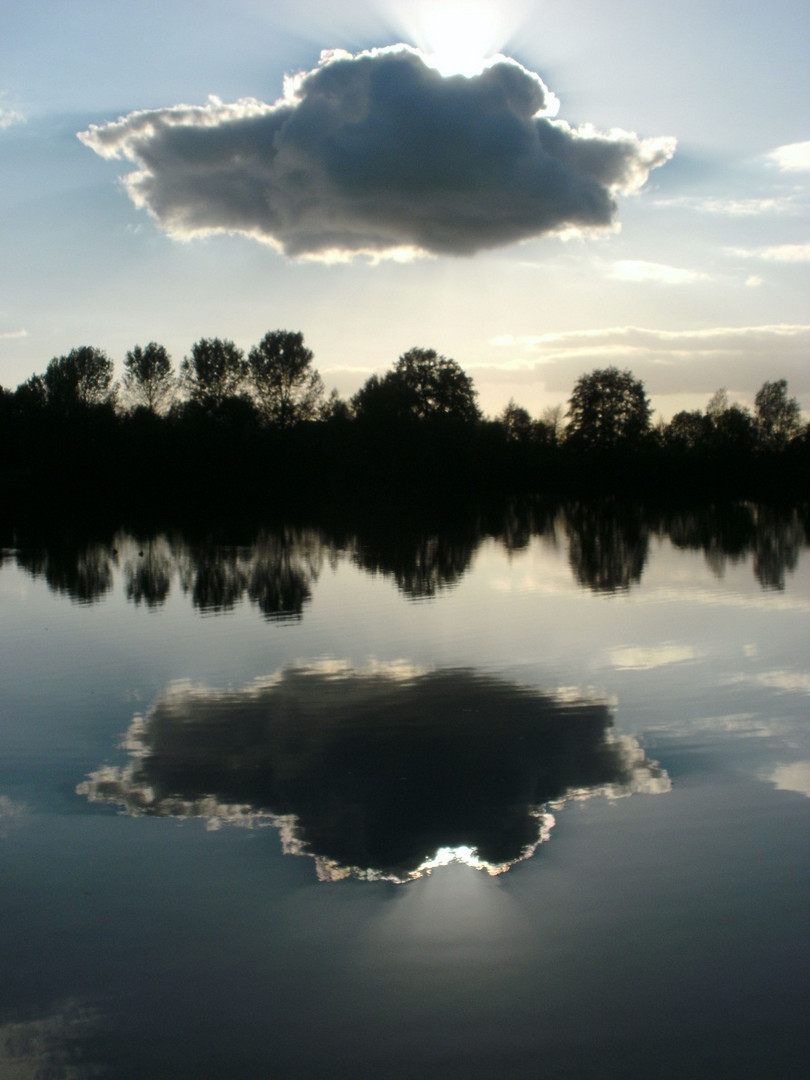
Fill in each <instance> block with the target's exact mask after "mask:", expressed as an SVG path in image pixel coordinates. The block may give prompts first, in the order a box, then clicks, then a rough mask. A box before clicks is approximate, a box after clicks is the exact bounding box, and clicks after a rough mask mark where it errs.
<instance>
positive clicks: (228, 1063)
mask: <svg viewBox="0 0 810 1080" xmlns="http://www.w3.org/2000/svg"><path fill="white" fill-rule="evenodd" d="M4 536H5V543H6V547H5V549H4V554H3V561H2V565H0V1076H1V1077H3V1078H4V1080H5V1078H13V1080H27V1078H32V1080H33V1078H35V1077H47V1078H51V1080H85V1078H86V1077H94V1076H108V1077H112V1078H124V1080H134V1078H136V1077H137V1078H138V1080H142V1078H144V1077H150V1078H155V1080H163V1078H165V1080H181V1078H182V1080H185V1078H189V1080H190V1078H195V1080H207V1078H223V1080H224V1078H237V1080H252V1078H275V1077H278V1078H291V1080H295V1078H299V1077H300V1078H307V1080H309V1078H320V1077H330V1078H334V1077H338V1078H342V1077H391V1078H400V1077H401V1078H411V1077H414V1078H415V1077H420V1078H425V1077H428V1078H434V1077H435V1078H449V1080H454V1078H459V1080H468V1078H469V1080H477V1078H491V1077H508V1078H511V1077H514V1078H517V1080H523V1078H526V1080H536V1078H550V1080H558V1078H572V1080H580V1078H582V1080H589V1078H597V1077H598V1078H600V1080H602V1078H619V1077H630V1078H632V1077H645V1078H646V1077H659V1078H670V1077H671V1078H675V1077H677V1078H678V1080H689V1078H707V1080H708V1078H713V1080H716V1078H721V1080H722V1078H726V1077H728V1078H731V1077H734V1078H739V1077H757V1078H758V1080H761V1078H771V1077H775V1078H781V1077H785V1078H793V1077H796V1078H799V1077H803V1076H805V1075H808V1073H809V1072H810V1054H808V1035H807V1030H808V1029H807V1016H808V1008H807V1006H808V989H809V988H808V970H809V963H808V962H809V961H810V944H809V943H810V934H808V930H810V925H808V922H809V920H808V910H810V909H809V908H808V895H809V890H808V885H810V844H808V840H809V839H810V836H809V833H810V829H809V828H808V826H810V723H809V721H810V648H808V642H810V557H808V553H807V546H808V514H807V511H806V510H800V511H797V510H789V511H788V510H780V511H776V510H773V509H772V508H771V509H769V508H764V507H756V506H751V505H744V506H733V507H726V508H724V509H722V510H720V509H717V508H702V509H700V510H690V511H685V510H681V511H677V512H675V511H672V512H670V513H665V514H664V513H660V512H659V513H657V514H650V513H645V512H644V511H642V510H640V509H636V508H629V509H628V508H624V509H622V510H619V509H618V508H616V507H614V506H610V505H604V504H603V505H599V506H597V505H578V506H569V507H566V508H562V509H553V510H551V509H540V508H538V507H528V508H527V507H522V508H520V509H515V508H512V509H511V510H510V511H509V512H505V513H501V514H499V515H497V516H495V517H492V518H491V519H490V518H486V517H482V516H470V517H469V518H467V519H464V520H461V521H454V522H452V523H448V522H445V523H444V524H443V525H442V526H437V525H435V524H434V525H431V524H429V523H428V524H427V525H420V526H418V525H415V524H412V523H408V522H400V523H399V524H398V525H396V526H394V525H393V524H391V525H388V526H386V527H381V526H380V525H379V523H374V522H371V523H369V522H368V521H366V522H365V523H364V524H363V525H362V526H358V527H356V528H349V527H346V526H342V527H341V528H339V529H338V528H335V527H329V528H326V527H323V528H321V527H292V526H287V527H285V528H269V527H268V528H266V529H262V530H252V531H249V532H248V531H246V530H242V529H240V530H236V529H233V530H231V531H229V530H228V529H226V528H222V527H220V528H218V529H217V530H216V531H215V532H214V531H211V532H207V531H205V530H199V529H197V530H195V531H186V532H183V531H180V530H177V531H172V530H165V531H159V532H147V531H145V532H142V533H139V534H137V535H135V534H133V533H131V532H129V531H126V530H119V531H117V532H108V533H103V534H98V533H97V534H94V535H88V534H86V533H80V532H77V531H75V530H73V531H67V530H62V531H59V532H58V533H57V532H51V533H50V534H45V533H43V532H42V531H41V530H40V531H37V530H26V529H25V528H17V530H16V531H11V530H7V532H6V533H5V534H4Z"/></svg>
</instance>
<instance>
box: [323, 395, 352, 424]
mask: <svg viewBox="0 0 810 1080" xmlns="http://www.w3.org/2000/svg"><path fill="white" fill-rule="evenodd" d="M352 415H353V409H352V406H351V403H350V402H348V401H346V400H345V398H342V397H341V396H340V394H339V393H338V391H337V387H335V388H334V389H333V390H332V391H331V393H330V394H329V397H328V398H327V399H326V401H324V402H323V404H322V405H321V407H320V409H319V410H318V416H319V418H320V419H321V420H326V421H345V420H350V419H351V418H352Z"/></svg>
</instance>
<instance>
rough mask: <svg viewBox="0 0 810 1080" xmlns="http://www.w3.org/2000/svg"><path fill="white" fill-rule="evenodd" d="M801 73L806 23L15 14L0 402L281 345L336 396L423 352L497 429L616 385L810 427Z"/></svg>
mask: <svg viewBox="0 0 810 1080" xmlns="http://www.w3.org/2000/svg"><path fill="white" fill-rule="evenodd" d="M399 43H404V44H405V45H407V46H410V50H408V51H404V50H393V51H392V50H391V49H390V47H391V46H394V45H397V44H399ZM808 44H810V9H808V8H807V5H806V3H805V2H803V0H777V2H776V3H775V4H773V5H770V6H766V5H762V4H760V3H754V2H753V0H737V2H735V3H732V2H730V0H701V2H697V0H685V2H684V3H683V4H681V5H679V6H677V7H674V6H672V5H650V4H648V3H644V2H642V0H614V3H612V4H609V5H608V4H605V3H604V2H600V0H568V2H562V0H548V2H538V0H499V2H494V3H493V2H490V0H480V2H475V0H471V2H467V3H464V2H447V3H443V2H442V0H432V2H426V0H410V2H409V3H407V4H405V3H396V2H395V0H377V2H376V3H373V2H369V0H346V2H344V3H341V5H340V6H339V8H338V7H337V6H336V5H334V4H332V3H328V2H326V0H294V2H293V0H275V2H273V3H269V2H267V0H230V2H229V3H227V4H225V3H221V2H214V0H197V2H196V3H194V4H180V3H166V2H162V3H157V2H154V0H142V2H140V3H137V4H136V3H129V2H126V0H122V2H120V3H116V4H110V3H109V2H106V3H102V2H100V0H61V2H58V3H57V2H55V0H47V2H46V0H7V2H6V3H5V4H4V5H3V7H2V9H0V221H1V223H2V224H1V225H0V228H2V236H3V242H2V252H3V258H2V260H0V385H3V386H5V387H11V388H13V387H15V386H16V385H18V384H19V383H20V382H22V381H24V380H25V379H26V378H28V376H29V375H31V374H32V373H34V372H41V371H44V369H45V367H46V366H47V364H48V361H49V360H50V359H51V357H53V356H57V355H61V354H64V353H66V352H67V351H69V350H70V349H71V348H73V347H74V346H77V345H84V344H89V345H96V346H98V347H100V348H103V349H105V350H106V351H107V352H108V354H109V355H110V356H111V357H112V358H113V359H114V360H116V361H117V363H118V364H119V371H120V362H121V361H122V359H123V356H124V354H125V352H126V350H127V349H129V348H131V347H132V346H133V345H135V344H136V343H140V344H145V343H146V342H147V341H150V340H155V341H159V342H161V343H162V344H164V345H165V346H166V347H167V348H168V349H169V351H170V352H171V354H172V356H173V358H174V360H175V362H176V363H177V364H178V365H179V362H180V360H181V359H182V357H183V355H184V354H185V353H187V352H188V351H189V349H190V347H191V345H192V344H193V342H194V341H196V340H198V339H199V338H201V337H211V336H218V337H225V338H230V339H232V340H234V341H235V342H236V343H237V344H238V345H240V346H242V347H243V348H245V349H247V348H249V347H250V346H251V345H252V344H254V343H256V342H258V341H259V340H260V338H261V337H262V336H263V335H264V333H265V332H266V331H267V330H272V329H289V330H301V331H302V332H303V333H304V337H305V340H306V343H307V344H308V345H309V346H310V348H312V350H313V351H314V354H315V364H316V366H317V367H318V369H319V370H320V372H321V374H322V375H323V377H324V381H325V383H326V385H327V387H329V388H331V387H332V386H336V387H337V388H338V390H339V391H340V392H341V394H343V395H345V396H348V395H351V394H352V393H353V392H354V391H355V390H357V389H358V388H359V387H360V386H361V385H362V383H363V382H364V381H365V380H366V378H368V376H369V375H370V374H371V373H372V372H374V371H377V372H382V371H385V370H387V369H388V368H390V367H391V366H392V365H393V364H394V363H395V361H396V359H397V357H398V356H399V355H400V354H401V353H403V352H405V351H406V350H407V349H409V348H410V347H412V346H414V345H417V346H425V347H431V348H435V349H436V350H438V351H439V352H441V353H443V354H444V355H446V356H450V357H453V358H454V359H456V360H457V361H458V362H459V363H460V364H461V365H462V367H463V368H464V369H465V370H466V371H467V372H468V373H469V374H470V375H471V376H472V377H473V379H474V381H475V385H476V387H477V389H478V391H479V397H480V403H481V405H482V407H483V409H484V411H485V412H486V413H488V414H490V415H494V414H496V413H497V412H499V411H500V410H501V409H502V408H503V406H504V405H505V404H506V403H507V401H508V400H509V399H510V398H514V399H515V400H516V401H517V402H518V403H519V404H521V405H524V406H526V407H527V408H528V409H529V410H530V411H531V412H532V413H533V414H535V415H537V414H539V413H540V412H541V411H542V409H543V408H545V407H546V406H548V405H552V404H555V403H564V402H565V401H566V399H567V398H568V396H569V394H570V392H571V388H572V386H573V383H574V381H575V379H576V378H577V376H579V375H580V374H582V373H583V372H586V371H590V370H592V369H593V368H595V367H604V366H607V365H608V364H615V365H616V366H618V367H621V368H630V369H631V370H632V371H633V372H634V373H635V374H636V375H637V376H639V377H640V378H642V379H643V380H644V383H645V385H646V388H647V391H648V393H649V394H650V396H651V397H652V402H653V406H654V408H655V409H656V410H657V413H658V414H659V415H662V416H664V417H668V416H670V415H671V414H672V413H673V412H674V411H676V410H677V409H679V408H684V407H689V408H694V407H702V406H704V405H705V403H706V401H707V400H708V398H709V396H710V395H711V393H712V392H713V391H714V390H716V389H718V388H719V387H726V388H727V389H728V391H729V394H730V396H731V397H732V398H734V399H736V400H739V401H741V402H742V403H744V404H750V403H751V402H752V400H753V396H754V393H755V392H756V390H757V389H758V388H759V386H760V385H761V384H762V383H763V382H764V381H765V380H769V379H778V378H786V379H787V380H788V383H789V389H790V391H791V393H793V394H795V395H796V396H797V397H798V398H799V401H800V403H801V404H802V406H803V408H804V409H805V411H806V412H807V411H810V299H809V298H810V288H808V286H810V105H808V102H810V65H808V64H807V62H806V56H807V49H808ZM323 50H331V52H330V53H329V54H328V56H323V55H322V52H323ZM337 50H340V52H338V51H337ZM494 54H502V55H504V56H506V57H509V58H511V62H503V61H501V62H499V63H494V64H491V65H490V66H489V67H487V68H485V69H484V70H483V71H481V67H482V64H481V62H482V61H483V60H484V59H486V58H488V57H491V56H493V55H494ZM458 72H461V73H462V74H463V77H459V76H458V74H455V75H454V74H453V73H458ZM181 105H182V106H184V107H185V108H183V109H180V108H178V106H181Z"/></svg>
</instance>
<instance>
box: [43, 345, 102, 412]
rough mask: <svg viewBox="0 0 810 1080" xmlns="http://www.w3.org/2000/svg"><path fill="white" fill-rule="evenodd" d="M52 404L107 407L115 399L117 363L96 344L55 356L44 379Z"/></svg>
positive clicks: (65, 407)
mask: <svg viewBox="0 0 810 1080" xmlns="http://www.w3.org/2000/svg"><path fill="white" fill-rule="evenodd" d="M42 381H43V384H44V387H45V393H46V395H47V399H48V403H49V404H51V405H55V406H56V407H57V408H62V409H70V408H72V407H74V406H76V405H79V406H81V405H103V404H107V403H111V402H112V401H113V398H114V393H115V387H114V385H113V362H112V360H110V358H109V357H108V356H107V354H106V353H105V352H104V351H103V349H96V348H94V347H93V346H92V345H81V346H80V347H79V348H77V349H71V350H70V352H69V353H68V354H67V356H55V357H54V358H53V360H51V362H50V363H49V364H48V367H47V368H46V369H45V374H44V376H43V378H42Z"/></svg>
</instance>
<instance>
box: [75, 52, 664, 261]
mask: <svg viewBox="0 0 810 1080" xmlns="http://www.w3.org/2000/svg"><path fill="white" fill-rule="evenodd" d="M557 107H558V102H557V99H556V98H555V97H554V95H553V94H552V93H550V91H549V90H548V89H547V87H546V86H545V85H544V83H543V81H542V80H541V78H540V77H539V76H538V75H536V74H535V73H533V72H530V71H528V70H527V69H526V68H524V67H523V66H522V65H520V64H519V63H518V62H517V61H515V60H512V59H507V58H505V57H496V58H494V59H492V60H491V61H489V62H488V64H487V65H486V66H485V67H484V69H483V70H482V71H480V72H479V73H478V74H476V75H473V76H470V77H467V76H462V75H450V76H445V75H442V74H441V73H440V72H439V71H438V70H437V69H436V68H435V67H433V66H431V64H430V62H429V59H428V57H426V56H425V55H424V54H423V53H421V52H419V51H418V50H416V49H414V48H411V47H409V46H405V45H398V46H392V47H390V48H384V49H373V50H369V51H365V52H361V53H359V54H357V55H350V54H349V53H345V52H342V51H332V52H326V53H323V54H322V56H321V60H320V63H319V65H318V66H317V67H316V68H315V69H314V70H312V71H308V72H304V73H301V74H299V75H297V76H295V77H294V78H290V79H287V80H286V82H285V88H284V95H283V97H282V98H281V99H280V100H278V101H276V102H275V103H273V104H266V103H263V102H260V101H257V100H255V99H243V100H240V101H237V102H234V103H231V104H226V103H224V102H222V101H220V100H219V99H217V98H213V97H212V98H209V101H208V103H207V104H206V105H200V106H189V105H177V106H173V107H169V108H163V109H153V110H144V111H137V112H132V113H130V114H128V115H127V116H124V117H122V118H121V119H119V120H117V121H114V122H111V123H106V124H101V125H92V126H91V127H90V128H89V129H88V130H86V131H82V132H80V133H79V135H78V137H79V139H80V140H81V141H82V142H83V143H84V144H85V145H86V146H88V147H89V148H90V149H92V150H94V151H95V152H96V153H97V154H99V155H100V156H101V157H103V158H107V159H119V160H125V161H129V162H131V163H132V164H133V165H135V167H136V168H135V170H134V171H133V172H130V173H129V175H127V176H126V177H125V178H124V180H123V183H124V186H125V189H126V191H127V193H128V194H129V196H130V198H131V199H132V201H133V202H134V203H135V205H136V206H138V207H140V208H143V209H146V210H147V211H148V212H149V213H150V214H151V215H152V217H153V218H154V219H155V221H156V222H157V223H158V224H159V225H160V227H161V228H162V229H164V230H165V231H166V232H167V233H168V234H169V235H171V236H172V237H175V238H177V239H190V238H192V237H196V236H205V235H208V234H211V233H240V234H243V235H246V236H250V237H252V238H254V239H256V240H259V241H261V242H263V243H266V244H268V245H270V246H272V247H273V248H275V249H277V250H280V251H283V252H284V253H285V254H286V255H288V256H291V257H309V258H318V259H323V260H327V261H329V260H339V259H341V258H344V259H345V258H351V257H352V256H354V255H358V254H365V255H368V256H371V257H373V258H379V257H390V256H399V257H403V254H407V255H410V256H412V255H417V254H423V255H424V254H434V255H439V254H442V255H471V254H474V253H475V252H477V251H481V250H485V249H492V248H497V247H501V246H504V245H508V244H513V243H516V242H519V241H523V240H528V239H531V238H535V237H540V236H543V235H548V234H556V233H560V232H563V231H570V230H572V229H573V230H578V231H580V232H583V233H588V232H591V231H593V230H601V229H608V228H612V227H615V220H616V215H617V204H616V197H617V196H618V195H629V194H632V193H635V192H638V191H639V190H640V189H641V188H642V187H643V185H644V184H645V183H646V181H647V178H648V176H649V174H650V171H651V170H652V169H654V168H657V167H659V166H661V165H663V164H664V163H665V162H666V161H668V160H669V159H670V158H671V157H672V155H673V153H674V151H675V140H674V139H673V138H670V137H657V138H647V139H642V138H639V137H638V136H637V135H636V134H634V133H632V132H627V131H622V130H618V129H613V130H611V131H609V132H606V133H603V132H599V131H597V130H596V129H595V128H593V127H592V126H590V125H583V126H579V127H572V126H571V125H570V124H568V123H566V122H565V121H564V120H559V119H555V114H556V112H557Z"/></svg>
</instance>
